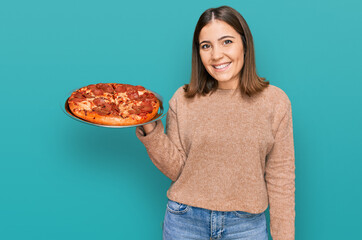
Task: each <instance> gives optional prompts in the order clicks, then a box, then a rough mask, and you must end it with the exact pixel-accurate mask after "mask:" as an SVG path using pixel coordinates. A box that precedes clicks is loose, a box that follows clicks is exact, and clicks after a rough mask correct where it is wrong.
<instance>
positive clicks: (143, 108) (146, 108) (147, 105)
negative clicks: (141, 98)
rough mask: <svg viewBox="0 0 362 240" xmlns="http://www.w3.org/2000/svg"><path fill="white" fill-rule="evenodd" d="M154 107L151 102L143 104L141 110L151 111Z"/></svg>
mask: <svg viewBox="0 0 362 240" xmlns="http://www.w3.org/2000/svg"><path fill="white" fill-rule="evenodd" d="M152 110H153V107H152V105H151V104H146V105H141V112H146V113H151V112H152Z"/></svg>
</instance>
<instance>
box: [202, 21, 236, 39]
mask: <svg viewBox="0 0 362 240" xmlns="http://www.w3.org/2000/svg"><path fill="white" fill-rule="evenodd" d="M226 35H229V36H233V37H237V36H238V35H239V34H238V33H237V32H236V31H235V29H234V28H233V27H232V26H230V25H229V24H227V23H226V22H224V21H220V20H213V21H211V22H209V23H208V24H206V25H205V26H204V27H203V28H202V29H201V31H200V35H199V40H200V41H205V40H216V39H219V38H220V37H222V36H226Z"/></svg>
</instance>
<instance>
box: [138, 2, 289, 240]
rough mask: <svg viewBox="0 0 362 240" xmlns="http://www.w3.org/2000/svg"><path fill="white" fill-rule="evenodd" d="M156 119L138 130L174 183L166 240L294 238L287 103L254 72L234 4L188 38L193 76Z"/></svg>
mask: <svg viewBox="0 0 362 240" xmlns="http://www.w3.org/2000/svg"><path fill="white" fill-rule="evenodd" d="M166 123H167V129H166V133H165V132H164V127H163V124H162V122H161V121H157V122H156V124H147V125H144V126H143V127H138V128H137V130H136V135H137V137H138V138H139V139H140V140H141V141H142V143H143V144H144V145H145V147H146V148H147V151H148V153H149V156H150V158H151V160H152V162H153V163H154V164H155V165H156V166H157V167H158V168H159V169H160V170H161V172H162V173H164V174H165V175H166V176H167V177H169V178H170V179H171V180H172V181H173V183H172V184H171V187H170V188H169V190H168V192H167V197H168V198H169V202H168V205H167V207H166V209H167V210H166V214H165V220H164V225H163V239H164V240H169V239H173V240H176V239H184V240H187V239H253V240H265V239H268V233H267V228H266V218H265V210H266V209H267V207H268V205H269V209H270V226H271V227H270V229H271V235H272V236H273V239H290V240H293V239H294V218H295V211H294V205H295V204H294V189H295V187H294V186H295V183H294V179H295V173H294V170H295V165H294V142H293V124H292V112H291V103H290V100H289V98H288V96H287V95H286V94H285V93H284V92H283V90H281V89H280V88H278V87H275V86H272V85H270V84H269V82H266V81H264V79H263V78H260V77H259V76H258V75H257V74H256V67H255V58H254V47H253V40H252V36H251V33H250V30H249V28H248V26H247V24H246V22H245V20H244V19H243V17H242V16H241V15H240V14H239V13H238V12H237V11H236V10H234V9H233V8H230V7H227V6H222V7H219V8H211V9H208V10H206V11H205V12H204V13H203V14H202V15H201V17H200V19H199V21H198V23H197V25H196V28H195V32H194V39H193V49H192V76H191V80H190V83H189V84H186V85H185V86H183V87H180V88H179V89H178V90H177V91H176V93H175V94H174V95H173V97H172V98H171V100H170V101H169V110H168V113H167V121H166Z"/></svg>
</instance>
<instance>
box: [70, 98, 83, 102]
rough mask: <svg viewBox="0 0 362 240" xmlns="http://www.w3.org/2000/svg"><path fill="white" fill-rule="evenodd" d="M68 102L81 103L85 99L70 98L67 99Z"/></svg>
mask: <svg viewBox="0 0 362 240" xmlns="http://www.w3.org/2000/svg"><path fill="white" fill-rule="evenodd" d="M69 100H70V101H73V102H83V101H84V100H86V98H74V97H73V98H70V99H69Z"/></svg>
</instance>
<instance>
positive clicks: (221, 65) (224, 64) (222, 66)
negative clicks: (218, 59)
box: [212, 62, 231, 70]
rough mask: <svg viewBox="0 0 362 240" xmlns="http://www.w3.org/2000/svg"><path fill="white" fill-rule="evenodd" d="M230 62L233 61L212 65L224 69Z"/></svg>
mask: <svg viewBox="0 0 362 240" xmlns="http://www.w3.org/2000/svg"><path fill="white" fill-rule="evenodd" d="M230 64H231V62H229V63H223V64H220V65H212V66H213V67H214V68H215V69H218V70H222V69H224V68H226V67H228V66H229V65H230Z"/></svg>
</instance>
